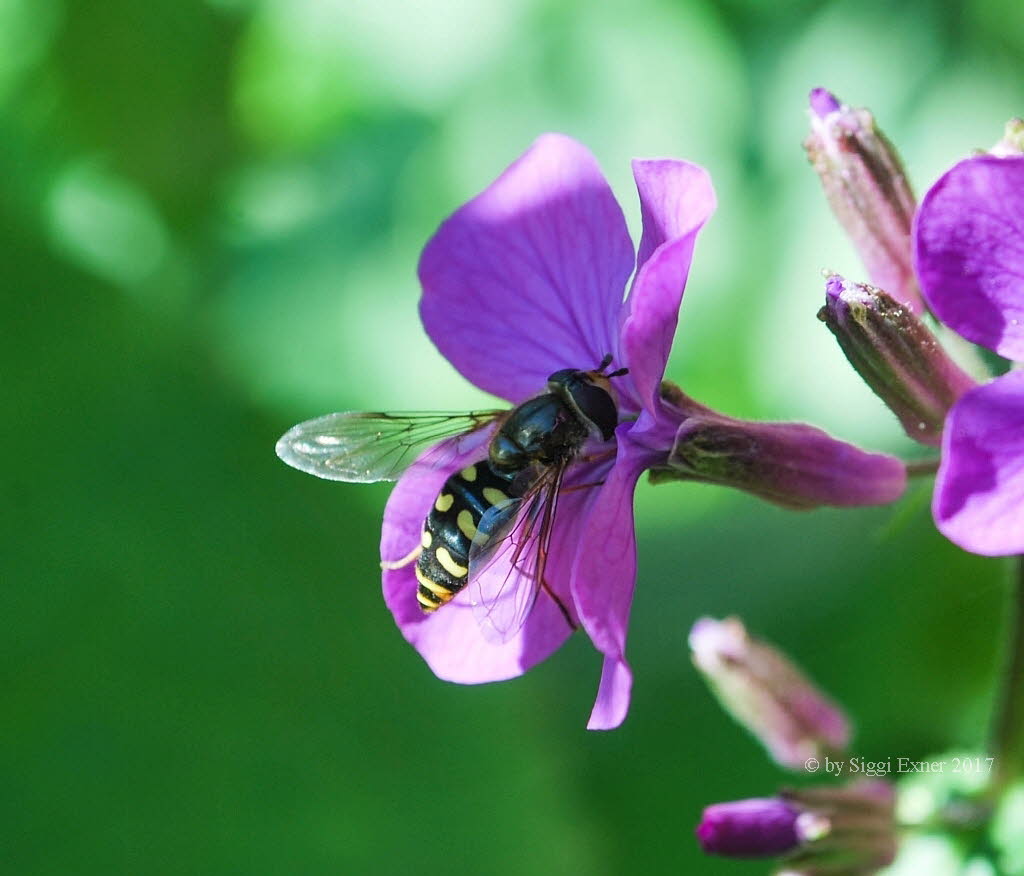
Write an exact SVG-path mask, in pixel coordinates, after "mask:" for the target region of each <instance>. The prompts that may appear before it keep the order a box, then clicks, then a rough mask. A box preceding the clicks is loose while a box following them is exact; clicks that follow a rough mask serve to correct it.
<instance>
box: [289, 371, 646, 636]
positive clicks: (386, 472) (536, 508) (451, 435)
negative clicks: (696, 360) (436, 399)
mask: <svg viewBox="0 0 1024 876" xmlns="http://www.w3.org/2000/svg"><path fill="white" fill-rule="evenodd" d="M611 360H612V357H611V355H608V356H605V358H604V359H603V360H602V362H601V363H600V365H599V366H598V367H597V368H596V369H595V370H592V371H581V370H578V369H573V368H566V369H563V370H561V371H556V372H555V373H554V374H552V375H551V376H550V377H549V378H548V381H547V389H546V391H545V392H543V393H541V394H540V395H537V396H534V397H533V398H530V399H528V400H527V401H525V402H523V403H522V404H520V405H518V406H516V407H514V408H512V409H510V410H490V411H471V412H468V413H463V414H444V413H367V412H358V411H348V412H343V413H336V414H327V415H326V416H323V417H318V418H316V419H313V420H307V421H306V422H304V423H299V425H297V426H295V427H293V428H292V429H290V430H289V431H288V432H286V433H285V434H284V436H282V438H281V440H280V441H278V442H277V448H276V449H277V455H278V456H279V457H280V458H281V459H282V460H283V461H284V462H286V463H287V464H288V465H291V466H293V467H294V468H297V469H299V470H300V471H304V472H308V473H309V474H312V475H316V476H317V477H321V478H328V479H330V480H338V481H347V482H350V483H372V482H375V481H391V480H397V479H398V477H399V475H401V473H402V472H403V471H405V470H406V469H407V468H408V467H409V466H410V465H414V464H415V465H428V466H430V467H431V468H436V469H441V468H444V467H446V466H447V467H449V468H450V467H451V465H452V462H453V460H454V458H455V456H456V455H458V453H459V441H460V440H461V438H464V437H466V436H468V435H471V434H474V433H479V432H480V431H481V430H484V429H488V428H493V429H494V432H493V434H492V435H491V437H490V439H489V441H488V450H487V456H486V458H484V459H481V460H479V461H478V462H475V463H473V464H471V465H468V466H466V467H464V468H463V469H461V470H460V471H457V472H456V473H454V474H452V475H451V476H449V477H448V479H447V480H446V481H445V483H444V486H443V487H442V488H441V491H440V493H438V496H437V498H436V500H435V502H434V505H433V507H432V508H431V509H430V512H429V513H428V515H427V518H426V520H425V521H424V524H423V531H422V533H421V540H420V543H419V544H418V545H416V547H415V548H414V549H413V550H412V552H411V553H410V554H409V555H408V556H407V557H405V558H403V559H402V560H399V561H397V562H393V563H382V565H383V566H384V567H385V568H400V567H402V566H404V565H406V564H407V563H411V562H413V561H415V563H416V566H415V569H414V571H415V575H416V582H417V587H416V599H417V601H418V603H419V606H420V608H421V609H422V610H423V611H424V612H427V613H430V612H434V611H437V610H438V609H440V608H441V607H442V606H444V605H445V604H446V603H447V602H449V601H450V600H451V599H452V598H453V597H454V596H455V595H456V594H457V593H459V592H460V591H461V590H463V589H464V588H465V587H466V586H471V587H472V588H473V592H472V600H471V601H472V605H473V610H474V613H475V615H476V618H477V621H478V623H479V625H480V627H481V630H482V631H483V633H484V635H485V636H486V637H487V638H489V639H491V640H492V641H498V642H504V641H507V640H508V639H509V638H511V637H512V636H513V635H515V633H516V632H518V630H519V629H520V628H521V627H522V625H523V623H524V622H525V621H526V618H527V616H528V615H529V613H530V610H531V609H532V607H533V605H534V603H535V601H536V599H537V595H538V594H539V593H540V592H541V590H543V591H544V592H546V593H547V594H548V595H549V596H550V597H551V598H552V599H553V600H554V601H555V603H556V604H557V605H558V607H559V609H560V610H561V612H562V615H563V616H564V617H565V619H566V622H567V623H568V624H569V625H570V626H571V627H574V626H575V624H574V623H573V620H572V616H571V614H570V613H569V610H568V609H567V608H566V606H565V605H564V603H563V602H562V601H561V599H560V598H559V597H558V595H557V594H556V593H555V592H554V591H553V590H552V589H551V588H550V587H549V586H548V584H547V582H546V581H545V578H544V569H545V565H546V563H547V559H548V553H549V547H550V543H551V533H552V531H553V527H554V521H555V512H556V509H557V506H558V496H559V494H560V493H561V492H562V490H563V481H564V477H565V473H566V471H567V469H568V468H569V466H570V465H572V464H573V462H574V461H577V460H580V459H583V458H585V457H583V456H582V453H583V450H584V446H585V445H587V444H588V442H594V443H607V442H610V441H612V440H613V438H614V433H615V427H616V426H617V425H618V407H617V405H616V402H615V393H614V390H613V389H612V386H611V378H614V377H619V376H621V375H623V374H626V373H627V371H628V369H626V368H620V369H619V370H617V371H613V372H611V373H609V374H606V373H605V371H606V369H607V368H608V366H609V365H610V364H611ZM446 439H454V443H449V444H447V446H446V444H444V443H442V442H445V441H446ZM432 445H437V447H436V448H435V451H433V452H428V453H425V454H424V455H422V456H420V451H423V450H424V449H425V448H427V447H430V446H432ZM611 454H614V450H610V451H606V452H604V453H599V455H598V456H596V457H591V460H596V459H599V458H607V456H609V455H611ZM580 486H581V487H585V486H595V484H584V485H580ZM575 488H577V487H572V488H569V489H575ZM487 572H490V574H485V573H487Z"/></svg>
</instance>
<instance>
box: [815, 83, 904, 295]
mask: <svg viewBox="0 0 1024 876" xmlns="http://www.w3.org/2000/svg"><path fill="white" fill-rule="evenodd" d="M810 106H811V113H810V115H811V133H810V135H809V136H808V137H807V139H806V140H805V141H804V149H806V150H807V157H808V158H809V159H810V161H811V164H812V165H813V166H814V169H815V170H816V171H817V173H818V176H819V177H820V178H821V184H822V187H823V188H824V190H825V196H826V197H827V198H828V202H829V205H830V206H831V207H832V212H833V213H834V214H835V216H836V218H837V219H838V220H839V222H840V224H841V225H842V226H843V228H844V229H845V230H846V233H847V234H848V235H849V237H850V239H851V241H852V242H853V244H854V246H855V247H856V248H857V252H858V253H859V254H860V257H861V260H862V261H863V262H864V265H865V267H867V270H868V275H869V276H870V277H871V282H872V283H874V284H875V285H876V286H881V287H882V288H883V289H885V290H886V291H887V292H889V294H890V295H892V296H893V298H895V299H896V300H897V301H899V302H901V303H902V304H905V305H906V306H907V307H909V308H910V309H911V310H912V311H914V313H920V312H921V311H922V310H924V302H923V300H922V298H921V293H920V290H919V289H918V286H917V280H916V279H915V277H914V265H913V259H912V246H911V236H910V234H911V225H912V223H913V219H914V210H915V208H916V201H915V199H914V194H913V192H912V191H911V190H910V184H909V182H908V181H907V177H906V173H905V171H904V169H903V163H902V162H901V160H900V157H899V155H898V154H897V152H896V149H895V147H894V146H893V145H892V144H891V143H890V142H889V140H888V139H887V138H886V137H885V135H884V134H883V133H882V132H881V131H880V130H879V129H878V128H877V127H876V126H875V120H874V117H873V116H872V115H871V113H870V112H869V111H868V110H866V109H854V108H852V107H849V106H847V105H846V104H843V103H840V102H839V101H838V100H837V99H836V98H835V96H834V95H833V94H832V93H831V92H829V91H826V90H825V89H824V88H816V89H814V91H812V92H811V95H810Z"/></svg>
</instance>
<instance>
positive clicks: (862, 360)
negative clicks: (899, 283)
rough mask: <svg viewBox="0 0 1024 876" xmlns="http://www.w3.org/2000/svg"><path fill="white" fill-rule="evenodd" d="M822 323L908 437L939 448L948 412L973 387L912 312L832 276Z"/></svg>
mask: <svg viewBox="0 0 1024 876" xmlns="http://www.w3.org/2000/svg"><path fill="white" fill-rule="evenodd" d="M818 318H819V319H820V320H821V321H822V322H824V323H825V325H826V326H828V329H829V331H831V332H832V334H833V335H835V337H836V340H837V341H838V342H839V346H840V347H841V348H842V350H843V353H844V354H845V355H846V358H847V359H848V360H849V361H850V364H851V365H852V366H853V367H854V369H856V371H857V373H858V374H860V376H861V377H862V378H863V379H864V382H865V383H867V385H868V386H869V387H871V389H872V391H874V393H875V394H876V395H877V396H878V397H879V398H880V399H882V401H883V402H885V404H886V405H887V406H888V407H889V409H890V410H891V411H892V412H893V413H894V414H895V415H896V417H897V418H898V419H899V421H900V423H901V424H902V426H903V429H904V431H905V432H906V433H907V435H908V436H910V437H911V438H913V439H914V440H915V441H918V442H920V443H921V444H927V445H930V446H933V447H937V446H939V444H941V442H942V428H943V423H944V421H945V418H946V414H947V412H948V411H949V409H950V408H951V407H952V406H953V403H954V402H955V401H956V400H957V399H958V398H959V397H960V396H961V395H963V394H964V393H965V392H966V391H967V390H968V389H970V388H971V387H973V386H974V385H975V384H974V381H973V380H972V379H971V378H970V377H969V376H968V375H967V374H965V373H964V372H963V371H962V370H961V369H960V367H959V366H958V365H957V364H956V363H955V362H954V361H953V360H952V359H951V358H950V357H949V356H948V355H947V354H946V352H945V351H944V350H943V348H942V345H941V344H940V343H939V342H938V340H937V339H936V337H935V335H933V334H932V333H931V331H929V330H928V328H927V327H926V326H925V325H924V323H923V322H921V320H920V319H918V318H917V317H916V316H915V315H914V314H913V313H912V312H911V311H910V308H909V307H906V306H904V305H902V304H900V303H899V302H897V301H895V300H894V299H893V298H892V296H890V295H888V294H887V293H886V292H885V291H883V290H881V289H876V288H875V287H873V286H867V285H865V284H862V283H849V282H847V281H846V280H845V279H843V278H842V277H840V276H839V275H838V274H833V275H831V276H829V277H828V279H827V281H826V283H825V306H824V307H822V308H821V310H820V311H819V312H818Z"/></svg>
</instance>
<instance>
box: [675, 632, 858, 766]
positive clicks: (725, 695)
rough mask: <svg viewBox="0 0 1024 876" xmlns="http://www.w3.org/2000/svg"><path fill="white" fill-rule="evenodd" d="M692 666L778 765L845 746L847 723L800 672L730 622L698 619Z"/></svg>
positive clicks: (692, 634) (801, 761) (798, 762)
mask: <svg viewBox="0 0 1024 876" xmlns="http://www.w3.org/2000/svg"><path fill="white" fill-rule="evenodd" d="M690 649H691V652H692V656H693V662H694V665H695V666H696V667H697V669H698V670H699V671H700V672H701V674H702V675H703V676H704V678H705V679H706V680H707V682H708V685H709V686H710V687H711V690H712V691H713V692H714V693H715V695H716V696H717V697H718V700H719V702H720V703H721V704H722V706H723V707H724V708H725V710H726V711H727V712H729V714H730V715H732V717H733V718H735V719H736V721H738V722H739V723H740V724H742V725H743V726H744V727H746V728H747V729H748V730H749V731H750V732H751V733H752V734H753V735H754V736H755V737H757V738H758V739H759V740H760V741H761V743H762V744H763V745H764V746H765V748H767V749H768V752H769V753H770V754H771V756H772V758H773V759H774V760H775V761H776V762H777V763H778V764H780V765H781V766H784V767H789V768H790V769H802V768H803V767H804V765H805V763H806V761H807V759H808V758H812V757H824V756H825V755H826V754H829V755H835V754H837V753H841V752H842V751H844V750H845V748H846V746H847V745H848V744H849V741H850V723H849V721H848V720H847V718H846V715H845V714H844V713H843V711H842V710H841V709H840V708H839V706H837V705H836V704H835V703H834V702H832V700H830V699H829V698H828V697H826V696H825V694H824V693H822V692H821V691H820V690H819V689H818V688H817V687H816V686H815V685H814V684H813V683H812V682H811V681H810V680H809V679H808V678H807V677H806V676H805V675H804V674H803V672H801V671H800V669H799V668H798V667H797V666H796V665H795V664H794V663H793V662H792V661H791V660H790V659H789V658H788V657H786V656H785V655H784V654H783V653H782V652H780V651H779V650H777V649H776V648H774V647H773V646H771V645H769V644H767V643H765V642H761V641H758V640H757V639H754V638H751V637H750V635H748V633H747V630H746V628H745V627H744V625H743V622H742V621H741V620H740V619H739V618H736V617H730V618H726V619H725V620H722V621H718V620H714V619H713V618H709V617H705V618H701V619H700V620H699V621H697V623H695V624H694V625H693V629H692V630H691V631H690Z"/></svg>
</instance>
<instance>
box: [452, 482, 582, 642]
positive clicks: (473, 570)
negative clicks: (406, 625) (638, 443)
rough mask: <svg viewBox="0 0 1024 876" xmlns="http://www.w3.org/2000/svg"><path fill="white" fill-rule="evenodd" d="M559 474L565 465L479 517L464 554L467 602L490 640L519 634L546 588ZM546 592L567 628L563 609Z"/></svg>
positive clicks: (502, 639)
mask: <svg viewBox="0 0 1024 876" xmlns="http://www.w3.org/2000/svg"><path fill="white" fill-rule="evenodd" d="M564 472H565V467H564V466H561V467H559V468H557V469H549V470H547V471H546V472H544V473H543V474H542V475H541V476H540V477H539V478H538V480H537V481H535V482H534V484H533V485H532V486H531V487H530V489H529V491H528V492H527V493H526V495H525V496H524V497H523V498H521V499H509V500H508V501H507V502H501V503H499V504H497V505H493V506H491V507H490V508H489V509H488V510H487V511H486V512H485V513H484V515H483V517H481V518H480V523H479V525H478V526H477V534H476V537H475V538H474V539H473V544H472V546H471V547H470V550H469V581H470V588H471V602H472V604H473V613H474V616H475V617H476V620H477V623H478V624H479V625H480V630H481V632H482V633H483V635H484V637H485V638H486V639H488V640H490V641H492V642H495V643H498V644H500V643H503V642H507V641H508V640H509V639H511V638H512V637H513V636H514V635H515V634H516V633H518V632H519V630H520V629H521V628H522V626H523V624H524V623H526V618H527V617H529V615H530V611H531V610H532V609H533V606H534V603H536V601H537V595H538V594H539V593H540V591H541V590H542V589H547V584H546V582H545V581H544V568H545V566H546V564H547V558H548V549H549V546H550V543H551V532H552V528H553V524H554V519H555V508H556V506H557V502H558V492H559V490H560V488H561V483H562V476H563V474H564ZM548 593H549V594H550V595H551V597H552V598H553V599H554V600H555V601H556V602H558V605H559V607H560V608H561V609H562V613H563V614H565V615H566V620H567V621H568V622H569V624H570V626H572V621H571V620H570V619H569V616H568V613H567V612H566V609H565V607H564V606H563V605H562V604H561V602H559V600H558V598H557V597H556V596H555V594H554V593H552V592H551V591H550V590H548Z"/></svg>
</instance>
